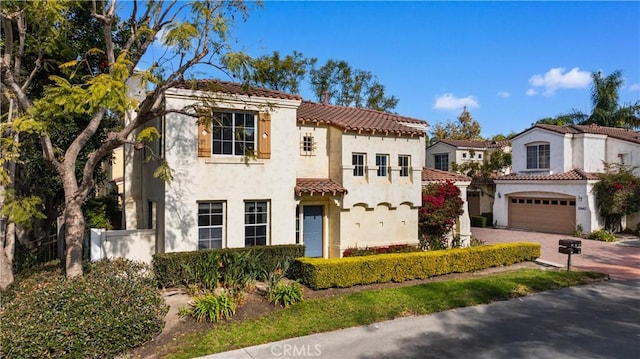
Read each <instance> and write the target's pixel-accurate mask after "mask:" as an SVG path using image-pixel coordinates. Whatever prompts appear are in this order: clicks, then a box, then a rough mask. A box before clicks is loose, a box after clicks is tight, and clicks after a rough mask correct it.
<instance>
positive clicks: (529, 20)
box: [233, 0, 640, 136]
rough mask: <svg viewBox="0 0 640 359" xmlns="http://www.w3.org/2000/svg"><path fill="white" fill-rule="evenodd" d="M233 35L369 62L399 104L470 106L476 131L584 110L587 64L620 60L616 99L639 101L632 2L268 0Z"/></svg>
mask: <svg viewBox="0 0 640 359" xmlns="http://www.w3.org/2000/svg"><path fill="white" fill-rule="evenodd" d="M233 33H234V36H235V37H236V38H237V41H238V45H239V48H240V49H242V50H244V51H246V52H247V53H249V54H250V55H252V56H260V55H265V54H271V53H272V52H273V51H279V52H280V54H281V55H285V54H290V53H291V52H293V51H294V50H296V51H298V52H302V53H303V54H304V55H305V56H307V57H316V58H318V64H319V65H322V64H324V63H325V62H326V60H328V59H337V60H345V61H347V62H348V63H349V64H351V66H352V67H354V68H359V69H363V70H368V71H371V72H373V73H374V74H375V75H376V76H377V77H378V80H379V81H380V83H382V84H383V85H385V86H386V90H387V93H388V94H393V95H395V96H396V97H398V98H399V99H400V102H399V103H398V106H397V107H396V109H395V111H396V112H398V113H399V114H401V115H405V116H411V117H416V118H420V119H424V120H426V121H427V122H429V123H430V124H432V125H433V124H435V123H438V122H444V121H447V120H455V119H456V118H457V116H458V115H459V114H460V112H461V110H462V106H463V105H465V104H466V105H467V107H468V109H469V111H470V112H471V115H472V117H473V118H474V119H476V120H477V121H479V122H480V124H481V126H482V134H483V135H484V136H492V135H494V134H497V133H505V134H506V133H509V132H511V131H515V132H519V131H522V130H524V129H525V128H527V127H529V126H530V125H531V123H533V122H535V121H536V120H538V119H540V118H543V117H551V116H555V115H558V114H560V113H564V112H568V111H570V110H571V109H578V110H581V111H584V112H587V113H588V112H590V109H591V104H590V86H591V79H590V73H591V72H592V71H602V72H603V74H605V75H607V74H609V73H611V72H612V71H614V70H617V69H618V70H622V71H623V76H624V79H625V87H624V88H623V89H622V90H621V91H620V99H621V102H622V103H629V102H635V101H638V100H640V2H524V3H523V2H490V3H487V2H425V1H415V2H405V1H398V2H382V1H356V2H343V1H338V2H327V1H297V2H289V1H268V0H267V1H265V2H264V4H263V7H262V8H257V9H252V11H251V13H250V16H249V18H248V20H247V22H245V23H239V24H237V27H236V28H235V29H234V30H233ZM301 92H302V95H303V97H305V98H307V99H311V100H314V99H313V96H312V94H311V91H310V88H309V86H308V83H303V84H302V86H301Z"/></svg>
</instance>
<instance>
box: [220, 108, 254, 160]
mask: <svg viewBox="0 0 640 359" xmlns="http://www.w3.org/2000/svg"><path fill="white" fill-rule="evenodd" d="M255 117H256V116H255V115H254V114H252V113H241V112H216V113H214V117H213V123H212V127H213V131H212V136H211V137H212V140H213V154H216V155H234V156H244V155H247V154H250V153H251V152H253V151H254V149H255V132H256V131H255V129H256V123H255V122H256V120H255Z"/></svg>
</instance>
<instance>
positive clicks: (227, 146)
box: [222, 142, 233, 155]
mask: <svg viewBox="0 0 640 359" xmlns="http://www.w3.org/2000/svg"><path fill="white" fill-rule="evenodd" d="M232 145H233V144H232V143H231V142H224V143H223V144H222V154H224V155H230V154H232V153H233V152H232V149H233V147H232Z"/></svg>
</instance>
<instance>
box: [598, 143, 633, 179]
mask: <svg viewBox="0 0 640 359" xmlns="http://www.w3.org/2000/svg"><path fill="white" fill-rule="evenodd" d="M605 152H606V158H605V161H606V162H608V163H620V157H618V155H619V154H627V155H628V157H627V158H628V161H629V163H625V164H627V165H630V166H631V167H636V168H635V170H634V172H633V173H634V174H635V175H636V176H640V144H638V143H633V142H629V141H622V140H618V139H615V138H611V137H609V138H608V139H607V143H606V151H605Z"/></svg>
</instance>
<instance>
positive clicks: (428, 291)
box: [170, 269, 604, 358]
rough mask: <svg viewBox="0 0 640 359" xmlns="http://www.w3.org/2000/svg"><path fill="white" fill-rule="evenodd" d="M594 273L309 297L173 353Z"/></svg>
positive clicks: (558, 283)
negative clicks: (315, 298) (310, 298)
mask: <svg viewBox="0 0 640 359" xmlns="http://www.w3.org/2000/svg"><path fill="white" fill-rule="evenodd" d="M603 277H604V275H603V274H600V273H593V272H565V271H562V272H560V271H545V270H536V269H521V270H517V271H513V272H508V273H502V274H497V275H492V276H487V277H482V278H477V279H466V280H452V281H446V282H434V283H427V284H421V285H416V286H410V287H401V288H393V289H381V290H373V291H363V292H358V293H352V294H348V295H343V296H335V297H329V298H323V299H317V300H309V301H304V302H301V303H297V304H295V305H292V306H290V307H288V308H286V309H282V310H279V311H277V312H274V313H271V314H268V315H265V316H263V317H260V318H257V319H253V320H246V321H242V322H233V323H226V324H222V325H217V326H215V328H213V329H212V330H211V331H209V332H208V333H207V334H206V335H198V336H190V337H189V336H187V337H186V338H183V342H184V345H182V346H181V347H180V348H179V350H178V351H177V352H176V353H174V354H172V356H170V357H172V358H192V357H196V356H203V355H207V354H212V353H218V352H223V351H228V350H233V349H238V348H244V347H248V346H252V345H257V344H263V343H269V342H273V341H278V340H283V339H287V338H292V337H297V336H303V335H308V334H313V333H320V332H327V331H331V330H336V329H341V328H348V327H354V326H360V325H366V324H371V323H375V322H379V321H383V320H388V319H393V318H398V317H403V316H409V315H423V314H430V313H435V312H440V311H444V310H448V309H452V308H459V307H466V306H472V305H477V304H483V303H491V302H495V301H500V300H507V299H510V298H514V297H519V296H524V295H528V294H531V293H534V292H541V291H547V290H553V289H558V288H562V287H568V286H574V285H580V284H585V283H589V282H591V281H593V280H594V279H596V280H597V279H602V278H603Z"/></svg>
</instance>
